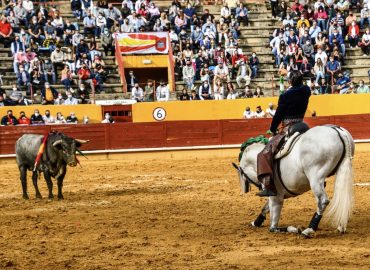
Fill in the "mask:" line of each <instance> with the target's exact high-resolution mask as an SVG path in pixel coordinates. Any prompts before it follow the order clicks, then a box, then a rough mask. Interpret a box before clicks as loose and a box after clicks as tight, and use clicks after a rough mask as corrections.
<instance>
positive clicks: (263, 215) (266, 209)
mask: <svg viewBox="0 0 370 270" xmlns="http://www.w3.org/2000/svg"><path fill="white" fill-rule="evenodd" d="M269 211H270V208H269V201H268V200H267V201H266V203H265V205H264V206H263V208H262V210H261V213H260V214H259V215H258V217H257V218H256V219H255V220H254V221H252V223H251V224H252V226H254V227H261V226H262V224H263V222H264V221H265V220H266V215H267V213H268V212H269Z"/></svg>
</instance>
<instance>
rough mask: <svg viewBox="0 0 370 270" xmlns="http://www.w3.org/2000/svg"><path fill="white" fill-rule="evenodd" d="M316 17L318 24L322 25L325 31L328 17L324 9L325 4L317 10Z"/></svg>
mask: <svg viewBox="0 0 370 270" xmlns="http://www.w3.org/2000/svg"><path fill="white" fill-rule="evenodd" d="M314 18H315V19H316V20H317V24H318V26H319V27H320V29H321V31H325V30H326V29H327V25H326V23H327V19H328V14H327V13H326V10H325V9H324V6H320V7H319V8H318V9H317V11H316V12H315V15H314Z"/></svg>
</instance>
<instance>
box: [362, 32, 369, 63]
mask: <svg viewBox="0 0 370 270" xmlns="http://www.w3.org/2000/svg"><path fill="white" fill-rule="evenodd" d="M360 46H361V49H362V52H363V53H364V56H369V55H370V28H366V30H365V33H364V34H363V35H362V39H361V44H360Z"/></svg>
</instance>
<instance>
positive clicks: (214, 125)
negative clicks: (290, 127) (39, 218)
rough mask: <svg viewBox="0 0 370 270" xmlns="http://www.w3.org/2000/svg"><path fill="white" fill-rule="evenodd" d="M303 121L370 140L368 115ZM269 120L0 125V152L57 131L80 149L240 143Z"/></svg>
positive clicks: (255, 132) (8, 150) (254, 133)
mask: <svg viewBox="0 0 370 270" xmlns="http://www.w3.org/2000/svg"><path fill="white" fill-rule="evenodd" d="M107 110H108V109H107ZM114 110H118V109H114ZM305 122H307V123H308V124H309V126H311V127H313V126H318V125H324V124H334V125H338V126H342V127H344V128H346V129H347V130H348V131H349V132H350V133H351V135H352V136H353V138H354V139H370V137H369V135H370V114H359V115H342V116H340V115H339V116H322V117H308V118H305ZM270 123H271V118H270V119H268V118H264V119H236V120H209V121H207V120H204V121H163V122H152V123H115V124H87V125H83V124H77V125H43V126H11V127H2V128H1V129H0V154H13V153H14V145H15V142H16V140H17V139H18V138H19V137H20V136H21V135H22V134H25V133H36V134H45V133H46V132H50V131H52V130H58V131H60V132H63V133H65V134H67V135H70V136H72V137H74V138H80V139H88V140H90V143H89V144H86V145H84V146H83V148H82V149H83V150H109V149H135V148H155V147H183V146H201V145H203V146H206V145H229V144H241V143H242V142H244V141H245V140H246V139H248V138H250V137H255V136H257V135H260V134H265V132H266V130H267V129H268V127H269V126H270Z"/></svg>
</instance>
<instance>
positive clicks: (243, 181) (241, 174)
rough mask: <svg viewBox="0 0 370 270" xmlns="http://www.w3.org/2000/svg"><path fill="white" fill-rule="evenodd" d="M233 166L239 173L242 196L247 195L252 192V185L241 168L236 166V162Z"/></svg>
mask: <svg viewBox="0 0 370 270" xmlns="http://www.w3.org/2000/svg"><path fill="white" fill-rule="evenodd" d="M232 164H233V166H234V168H235V169H236V170H237V171H238V176H239V183H240V195H243V194H244V193H247V192H249V191H250V184H249V182H248V181H247V179H246V177H245V173H244V171H243V169H242V168H241V167H240V166H238V165H236V164H235V163H234V162H233V163H232Z"/></svg>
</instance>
